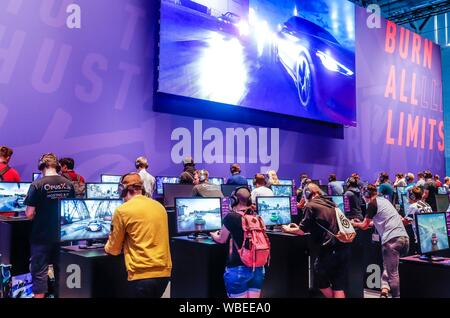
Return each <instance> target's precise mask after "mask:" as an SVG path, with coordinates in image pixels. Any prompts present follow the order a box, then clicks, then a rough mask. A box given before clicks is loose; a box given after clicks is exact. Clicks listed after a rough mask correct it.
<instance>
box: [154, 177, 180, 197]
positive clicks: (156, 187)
mask: <svg viewBox="0 0 450 318" xmlns="http://www.w3.org/2000/svg"><path fill="white" fill-rule="evenodd" d="M160 178H177V179H178V182H177V183H180V177H179V176H155V190H156V191H155V194H156V195H160V196H162V195H164V183H167V182H162V183H161V185H163V186H162V191H161V193H158V179H160ZM171 184H175V183H171Z"/></svg>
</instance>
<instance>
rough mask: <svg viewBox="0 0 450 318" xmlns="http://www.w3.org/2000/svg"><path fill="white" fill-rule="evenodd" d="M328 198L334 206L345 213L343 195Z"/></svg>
mask: <svg viewBox="0 0 450 318" xmlns="http://www.w3.org/2000/svg"><path fill="white" fill-rule="evenodd" d="M330 198H331V200H332V201H333V202H334V203H335V204H336V206H337V207H338V208H339V209H341V211H342V212H345V206H344V196H343V195H332V196H330Z"/></svg>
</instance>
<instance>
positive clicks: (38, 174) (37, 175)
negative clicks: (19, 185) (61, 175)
mask: <svg viewBox="0 0 450 318" xmlns="http://www.w3.org/2000/svg"><path fill="white" fill-rule="evenodd" d="M40 178H42V174H41V173H40V172H33V176H32V178H31V180H32V181H36V180H39V179H40Z"/></svg>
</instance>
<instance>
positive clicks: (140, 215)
mask: <svg viewBox="0 0 450 318" xmlns="http://www.w3.org/2000/svg"><path fill="white" fill-rule="evenodd" d="M142 190H143V182H142V179H141V177H140V176H139V174H138V173H130V174H127V175H125V176H123V177H122V179H121V182H120V185H119V191H120V193H121V197H122V198H123V199H124V201H125V203H124V204H122V205H121V206H119V207H118V208H117V209H116V211H115V212H114V215H113V219H112V222H111V232H110V234H109V239H108V242H107V243H106V245H105V251H106V253H108V254H111V255H119V254H120V253H121V252H122V250H123V253H124V255H125V265H126V268H127V272H128V281H129V288H130V291H129V296H130V297H132V298H160V297H161V296H162V295H163V294H164V291H165V290H166V288H167V285H168V283H169V279H170V277H171V272H172V258H171V255H170V246H169V230H168V221H167V212H166V210H165V208H164V207H163V206H162V205H161V204H160V203H159V202H157V201H155V200H153V199H151V198H148V197H146V196H144V195H142Z"/></svg>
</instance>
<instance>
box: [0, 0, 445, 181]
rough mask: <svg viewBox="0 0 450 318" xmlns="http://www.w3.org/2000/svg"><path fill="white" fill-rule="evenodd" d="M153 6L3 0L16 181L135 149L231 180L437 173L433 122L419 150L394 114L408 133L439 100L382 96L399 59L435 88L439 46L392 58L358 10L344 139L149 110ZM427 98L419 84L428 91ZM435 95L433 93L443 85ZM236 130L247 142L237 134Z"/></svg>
mask: <svg viewBox="0 0 450 318" xmlns="http://www.w3.org/2000/svg"><path fill="white" fill-rule="evenodd" d="M72 2H75V3H77V4H79V5H80V7H81V29H69V28H68V27H67V26H66V17H67V16H68V14H67V13H66V12H65V11H66V7H67V5H68V4H69V3H72ZM157 2H158V1H148V0H115V1H114V5H112V1H110V0H96V1H92V0H77V1H72V0H71V1H68V0H59V1H58V0H41V1H23V0H4V1H0V144H6V145H9V146H11V147H13V148H14V149H15V155H14V157H13V161H12V165H13V166H16V167H17V168H18V169H19V170H20V172H21V173H22V174H23V178H24V179H29V178H31V173H32V172H33V171H35V170H36V162H37V159H38V157H39V156H40V154H42V153H43V152H48V151H53V152H55V153H57V154H58V155H60V156H73V157H74V158H75V159H76V161H77V165H78V167H77V170H79V171H80V173H82V174H83V175H84V176H85V177H87V179H88V180H92V181H95V180H98V179H99V174H100V173H123V172H127V171H129V170H131V169H133V163H134V159H135V158H136V157H137V156H139V155H142V154H145V155H147V156H148V157H149V159H150V170H151V172H152V173H153V174H154V175H166V174H168V175H171V174H178V173H179V170H180V164H178V162H179V160H180V158H181V157H182V156H183V155H185V154H188V153H189V152H191V153H192V155H193V156H194V158H195V159H196V161H197V162H199V163H200V162H201V164H199V166H202V167H205V168H207V169H209V170H210V174H211V175H213V176H220V175H227V174H228V166H229V164H228V163H227V162H234V161H240V162H242V165H243V169H244V172H245V174H247V175H249V176H250V175H252V174H254V173H256V172H259V171H260V170H263V171H266V170H267V168H266V167H268V166H272V167H274V168H278V170H279V176H281V177H296V176H297V175H298V174H299V173H300V172H307V173H309V174H311V175H312V176H314V177H316V178H322V179H323V180H325V178H326V176H327V174H328V173H331V172H336V173H337V174H338V177H339V178H340V179H343V178H344V177H346V176H348V174H350V173H351V172H354V171H359V172H360V173H361V175H362V176H363V177H364V178H366V179H370V180H371V179H373V178H374V177H375V176H376V174H377V172H379V171H380V170H387V171H389V172H391V173H394V172H397V171H404V172H406V171H413V172H416V171H418V170H419V169H424V168H432V169H433V170H434V171H435V172H436V173H439V174H441V175H442V174H443V173H444V160H443V152H442V151H440V150H439V149H438V143H439V141H440V136H439V133H438V124H437V126H436V127H434V128H435V130H434V136H433V138H432V140H431V143H430V133H431V129H430V125H429V124H428V126H427V127H428V128H427V129H426V130H425V139H426V143H425V146H424V149H421V137H419V141H418V146H417V148H414V146H413V145H412V146H411V144H410V147H406V140H403V143H402V145H398V141H397V139H398V138H397V137H398V131H399V128H398V127H399V126H400V119H399V118H400V116H401V115H400V113H401V112H404V113H405V115H404V125H405V128H404V129H405V132H404V134H405V136H406V130H407V128H406V122H407V117H408V114H409V113H411V114H412V116H415V115H420V116H421V117H420V118H422V117H424V118H427V121H428V120H429V119H430V118H431V119H436V120H437V123H439V122H440V121H441V120H442V111H441V110H442V98H440V102H439V99H438V101H437V102H434V103H436V104H438V105H437V109H438V111H433V110H430V109H427V108H424V107H423V101H424V100H425V101H426V98H425V99H421V101H420V103H421V104H420V105H419V106H416V107H413V106H411V105H409V104H405V103H400V102H397V101H393V100H392V99H389V98H385V97H384V94H385V88H386V83H387V80H388V74H389V68H388V67H389V66H390V64H392V63H396V64H398V66H397V73H398V78H400V76H401V70H402V68H405V69H406V70H407V72H408V74H411V73H412V72H416V77H417V79H419V78H420V81H422V79H423V77H424V76H425V77H426V78H428V80H425V82H426V83H433V80H434V81H436V83H437V84H439V85H441V66H440V56H438V52H439V50H438V49H437V47H435V46H433V64H432V68H431V70H430V69H426V68H424V67H420V66H414V64H413V63H408V62H405V61H403V60H400V58H399V57H396V56H395V55H392V56H391V55H388V54H386V53H384V48H385V45H384V37H385V29H371V30H369V29H367V28H366V26H365V19H366V13H365V11H364V10H358V11H357V68H358V71H357V76H358V83H357V87H358V96H357V99H358V127H357V128H345V129H344V138H343V139H335V138H330V137H324V136H322V137H319V136H316V134H317V132H315V131H305V133H298V132H292V131H287V130H283V129H280V130H277V129H270V128H262V127H251V126H248V125H242V124H233V123H229V122H221V121H213V120H201V119H195V118H191V117H182V116H177V115H169V114H163V113H157V112H153V111H152V109H153V93H152V91H153V87H154V83H153V80H154V73H153V69H154V67H155V65H154V59H155V54H157V52H155V51H154V50H155V42H154V40H153V39H154V38H155V36H156V32H157V17H158V12H157V10H158V4H157ZM383 25H384V26H385V22H383ZM408 76H410V78H411V76H412V75H408ZM398 81H399V83H400V79H398ZM417 81H419V80H417ZM407 82H408V80H407ZM409 82H411V80H409ZM399 85H400V84H399ZM399 85H398V86H399ZM427 85H432V84H427ZM408 89H410V88H405V92H406V93H405V94H410V92H409V91H407V90H408ZM440 89H441V87H440ZM430 91H433V88H426V89H425V90H424V92H426V93H425V95H424V96H428V95H427V94H431V93H430ZM421 94H422V93H421ZM436 96H441V95H440V94H439V87H438V89H437V93H436ZM439 103H440V106H439ZM430 105H431V104H430ZM430 107H431V106H430ZM389 109H392V118H391V121H389V118H388V115H389ZM413 118H414V117H413ZM195 120H198V121H195ZM419 121H420V124H421V121H422V119H420V120H419ZM389 122H391V125H390V126H391V132H390V134H389V135H388V130H389V129H388V126H389V124H388V123H389ZM200 126H201V127H200ZM244 129H248V130H246V131H244ZM244 132H246V133H248V136H250V138H251V139H252V140H253V143H252V144H251V145H248V144H246V143H245V142H243V141H245V139H241V140H240V141H239V140H235V139H234V138H233V136H234V135H233V133H237V134H243V133H244ZM202 134H203V136H202ZM420 134H421V128H419V135H420ZM189 135H190V136H189ZM395 136H397V137H395ZM420 136H421V135H420ZM188 137H190V139H187V138H188ZM388 137H389V138H395V142H394V144H389V143H387V141H389V142H391V139H389V138H388ZM183 138H184V139H183ZM403 138H406V137H403ZM202 139H203V141H202ZM233 140H235V142H233ZM278 142H279V147H278ZM430 144H432V145H433V149H431V150H430V149H429V145H430ZM233 146H235V148H236V149H232V148H234V147H233Z"/></svg>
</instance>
